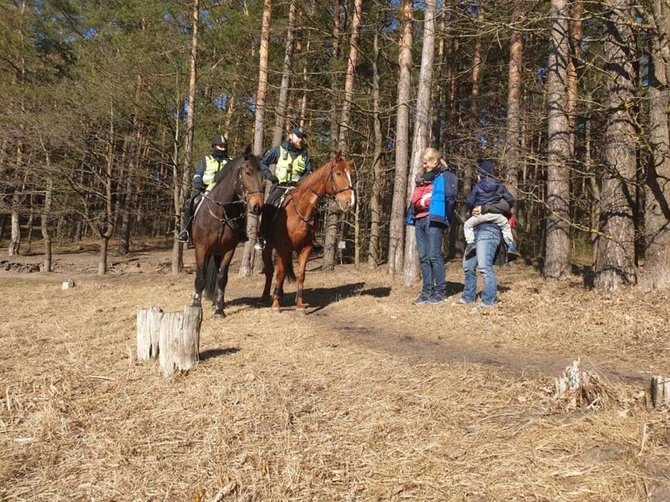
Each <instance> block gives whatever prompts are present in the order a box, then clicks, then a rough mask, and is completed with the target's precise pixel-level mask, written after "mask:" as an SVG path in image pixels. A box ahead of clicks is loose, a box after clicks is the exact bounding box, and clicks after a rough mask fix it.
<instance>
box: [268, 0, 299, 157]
mask: <svg viewBox="0 0 670 502" xmlns="http://www.w3.org/2000/svg"><path fill="white" fill-rule="evenodd" d="M295 13H296V6H295V0H289V10H288V26H287V28H286V44H285V46H284V66H283V68H282V74H281V85H280V87H279V100H278V102H277V109H276V113H275V129H274V133H273V135H272V144H273V145H278V144H279V143H280V142H281V139H282V136H283V135H284V124H285V122H286V104H287V102H288V87H289V82H290V80H291V66H292V64H293V46H294V40H295V35H294V33H295V17H296V16H295Z"/></svg>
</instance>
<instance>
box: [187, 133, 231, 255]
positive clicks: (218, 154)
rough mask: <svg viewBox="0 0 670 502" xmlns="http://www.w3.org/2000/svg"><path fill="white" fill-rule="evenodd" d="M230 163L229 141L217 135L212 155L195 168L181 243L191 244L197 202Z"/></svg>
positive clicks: (213, 142)
mask: <svg viewBox="0 0 670 502" xmlns="http://www.w3.org/2000/svg"><path fill="white" fill-rule="evenodd" d="M229 161H230V157H229V156H228V140H227V139H226V137H225V136H224V135H222V134H217V135H216V136H214V137H213V138H212V153H210V154H209V155H206V156H205V157H204V158H203V159H202V160H201V161H200V162H198V165H197V166H196V168H195V174H194V175H193V181H192V183H191V184H192V188H193V190H192V192H191V198H190V199H189V201H188V202H187V203H186V204H185V205H184V210H183V213H182V222H183V224H184V228H183V229H182V231H181V232H180V233H179V236H178V237H177V240H178V241H179V242H189V240H190V232H191V223H192V222H193V208H194V207H195V202H196V200H197V199H198V198H199V197H200V196H201V195H202V194H203V193H204V192H207V191H208V190H209V188H211V186H212V182H213V181H214V178H215V177H216V175H217V174H218V173H219V172H220V171H221V170H222V169H223V168H224V167H225V166H226V164H227V163H228V162H229Z"/></svg>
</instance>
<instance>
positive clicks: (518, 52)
mask: <svg viewBox="0 0 670 502" xmlns="http://www.w3.org/2000/svg"><path fill="white" fill-rule="evenodd" d="M521 23H522V13H521V12H520V6H518V5H515V11H514V27H513V28H512V34H511V37H510V50H509V71H508V77H507V82H508V88H507V131H506V133H507V134H506V136H505V157H504V158H505V163H504V164H505V177H506V179H507V188H508V189H509V191H510V193H511V194H512V195H513V196H514V198H515V199H516V206H517V209H518V205H519V203H520V201H519V166H520V165H521V161H522V159H521V90H522V88H523V80H522V77H521V75H522V70H523V33H522V32H521V30H519V29H515V27H516V26H517V25H519V26H521Z"/></svg>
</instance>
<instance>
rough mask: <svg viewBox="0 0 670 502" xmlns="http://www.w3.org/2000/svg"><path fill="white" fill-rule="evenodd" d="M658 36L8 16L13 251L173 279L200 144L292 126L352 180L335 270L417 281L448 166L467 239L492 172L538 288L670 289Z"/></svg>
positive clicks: (341, 21)
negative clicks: (74, 250) (418, 210)
mask: <svg viewBox="0 0 670 502" xmlns="http://www.w3.org/2000/svg"><path fill="white" fill-rule="evenodd" d="M669 32H670V6H669V5H668V3H667V2H666V1H665V0H645V1H639V2H637V3H634V2H632V1H631V0H605V1H598V2H589V1H580V0H574V1H567V0H551V1H550V2H537V1H526V0H499V1H495V2H492V1H479V2H477V1H465V2H463V1H451V0H450V1H447V0H445V1H440V2H436V0H430V1H426V2H410V1H407V0H400V1H391V2H379V1H368V0H365V1H363V0H329V1H323V2H316V1H313V0H304V1H303V0H284V1H277V0H264V1H260V0H258V1H256V0H220V1H211V0H192V1H186V0H184V1H177V0H164V1H156V0H146V1H143V2H131V1H127V0H108V1H91V0H83V1H78V2H74V1H71V0H41V1H31V2H29V1H26V0H13V1H8V0H1V3H0V97H1V99H2V101H3V103H4V105H3V106H2V108H0V123H1V124H2V128H1V131H2V134H1V135H0V173H1V174H0V239H2V241H3V242H5V243H7V246H8V251H9V254H10V255H12V254H17V253H25V252H29V249H30V246H31V243H32V242H33V241H36V240H37V239H38V237H39V238H41V239H42V240H43V241H44V245H45V247H44V249H45V267H46V269H47V270H48V269H50V267H51V264H50V260H51V247H52V245H53V244H54V243H61V244H62V243H66V242H77V241H80V240H82V239H84V238H95V239H99V241H100V265H99V272H100V273H104V272H105V271H106V268H107V265H106V260H107V258H106V257H107V253H108V247H109V245H110V241H112V239H113V242H115V243H116V242H118V246H119V249H118V252H120V253H128V252H129V251H130V250H131V249H132V242H133V239H143V238H159V239H165V240H170V239H171V240H173V241H174V244H173V270H174V271H175V272H178V271H179V269H180V267H181V260H182V253H183V249H182V246H181V245H180V244H179V243H177V242H176V241H175V240H174V237H175V235H176V232H178V230H179V227H180V225H181V222H180V218H179V216H178V215H179V214H180V212H181V205H182V204H183V202H184V200H185V198H186V196H187V194H188V192H189V182H190V178H191V176H192V172H193V167H194V164H195V163H196V162H197V161H198V160H199V159H200V158H201V157H202V156H203V155H204V154H206V153H207V152H208V151H209V150H210V146H209V140H210V138H211V137H212V136H213V135H214V134H215V133H223V134H226V135H227V136H228V139H229V145H230V147H229V149H230V151H231V152H232V153H233V154H238V153H240V152H241V151H242V150H243V149H244V147H245V146H246V145H252V147H253V149H254V152H255V153H256V154H259V155H260V154H262V153H263V152H264V151H265V150H266V149H267V148H269V147H271V146H272V145H274V144H277V143H278V142H279V141H280V139H282V138H284V137H285V136H286V132H287V131H288V129H289V128H291V127H293V126H296V125H302V126H303V127H304V128H305V129H306V130H307V132H308V135H309V148H310V153H311V155H312V157H313V158H314V160H315V165H316V166H319V165H321V164H323V163H325V162H326V161H327V160H328V159H329V158H330V155H331V153H332V152H333V151H335V150H337V149H340V150H342V151H343V152H344V153H345V155H346V156H347V157H349V158H352V159H353V160H354V161H355V165H356V170H357V177H356V181H355V182H356V188H357V195H358V207H357V208H356V210H355V211H354V212H352V213H351V214H348V215H344V216H340V215H336V214H329V211H328V207H327V206H324V207H323V208H322V218H321V227H320V232H319V238H320V239H322V241H323V243H324V244H325V249H324V254H323V259H322V260H323V267H324V268H330V267H332V266H333V265H334V263H335V262H337V261H339V260H340V259H342V260H344V261H347V262H353V263H356V264H357V265H363V264H365V265H366V266H368V265H369V266H385V267H387V268H388V272H389V274H391V275H395V276H398V277H403V278H404V280H405V282H408V283H409V282H412V281H413V280H415V279H416V277H417V267H416V256H415V245H414V241H413V231H412V230H411V229H408V228H406V227H404V225H403V223H402V221H403V213H404V210H405V207H406V205H407V199H408V195H409V194H410V193H411V190H412V189H413V181H412V180H413V178H414V176H413V175H414V174H416V172H418V170H419V169H420V163H419V159H418V156H417V155H416V153H417V152H419V151H420V150H421V148H423V147H424V146H435V147H436V148H438V149H439V150H440V151H441V152H442V153H443V155H444V156H445V158H446V159H447V161H448V163H449V166H450V167H451V168H452V169H453V170H454V171H455V172H456V173H457V174H458V176H459V181H460V195H459V205H458V209H457V211H458V214H459V218H460V219H462V218H463V217H464V216H465V207H464V205H463V200H464V199H465V195H467V193H468V192H469V190H470V188H471V186H472V184H473V182H474V181H475V180H474V172H475V166H476V160H477V159H478V158H490V159H494V160H495V161H496V162H497V164H498V166H499V167H500V169H501V176H502V178H503V179H504V181H505V182H506V183H507V184H508V186H509V187H510V190H511V191H512V192H513V193H514V194H515V195H516V197H517V200H518V204H517V206H516V208H515V210H516V213H515V216H516V219H517V222H518V226H517V236H518V240H519V243H520V247H521V250H522V253H523V254H524V257H526V258H527V259H528V260H533V261H534V262H535V263H537V264H538V266H540V267H541V269H542V271H543V274H544V276H545V277H548V278H560V277H562V276H565V275H568V274H571V273H573V272H574V271H575V270H576V269H580V270H588V271H589V276H590V277H591V281H592V284H593V285H594V286H595V287H597V288H602V289H610V290H611V289H615V288H617V287H620V286H623V285H631V284H636V283H640V284H643V285H644V287H645V288H647V289H651V288H655V287H667V286H668V285H670V245H669V244H670V228H669V225H670V205H669V204H668V200H669V197H670V183H669V178H670V158H669V143H670V141H669V134H668V78H669V75H668V73H669V68H670V64H669V62H670V44H669V43H668V33H669ZM460 219H459V221H461V220H460ZM338 240H344V241H346V249H345V250H344V252H343V255H342V256H341V257H337V258H336V257H335V254H336V249H337V245H336V244H337V241H338ZM462 241H463V239H462V231H461V229H460V228H459V227H458V226H456V225H454V226H453V227H452V229H451V232H450V239H449V243H448V253H449V254H450V256H452V257H453V256H458V255H459V254H460V252H461V251H462V247H463V243H462ZM253 253H254V251H253V246H252V245H251V244H247V245H246V246H245V250H244V259H243V261H245V262H248V263H249V265H248V266H247V267H243V270H241V273H249V270H251V269H253V267H254V256H253Z"/></svg>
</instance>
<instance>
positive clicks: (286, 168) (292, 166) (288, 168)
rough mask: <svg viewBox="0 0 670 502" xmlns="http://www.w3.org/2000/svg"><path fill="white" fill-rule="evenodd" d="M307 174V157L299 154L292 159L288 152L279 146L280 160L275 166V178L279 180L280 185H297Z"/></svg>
mask: <svg viewBox="0 0 670 502" xmlns="http://www.w3.org/2000/svg"><path fill="white" fill-rule="evenodd" d="M304 173H305V156H304V155H302V153H298V154H297V155H296V157H294V158H291V155H290V154H289V152H288V150H286V149H285V148H284V147H283V146H281V145H280V146H279V159H278V160H277V163H276V164H275V176H277V178H278V179H279V184H280V185H281V184H285V183H297V182H298V181H299V180H300V178H301V177H302V175H303V174H304Z"/></svg>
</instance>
